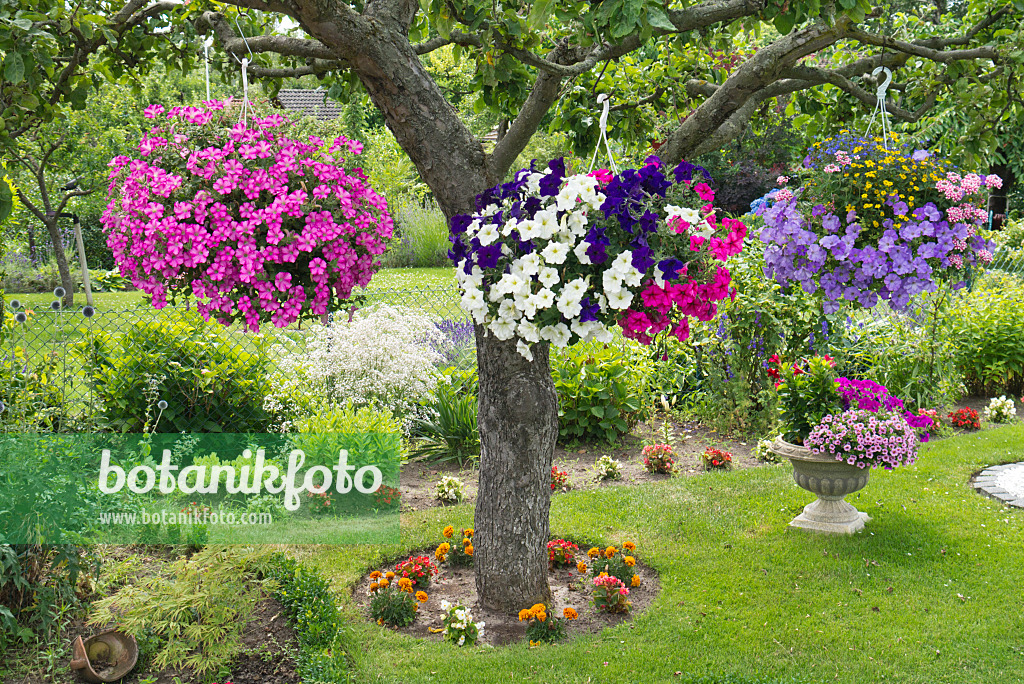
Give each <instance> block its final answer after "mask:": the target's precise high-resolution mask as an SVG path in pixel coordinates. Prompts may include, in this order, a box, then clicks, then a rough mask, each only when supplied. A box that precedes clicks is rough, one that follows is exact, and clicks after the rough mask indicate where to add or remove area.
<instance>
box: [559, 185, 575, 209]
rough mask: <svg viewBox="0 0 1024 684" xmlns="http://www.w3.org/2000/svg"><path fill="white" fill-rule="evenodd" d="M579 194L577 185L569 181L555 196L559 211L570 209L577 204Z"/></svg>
mask: <svg viewBox="0 0 1024 684" xmlns="http://www.w3.org/2000/svg"><path fill="white" fill-rule="evenodd" d="M579 196H580V195H579V192H578V190H577V189H576V186H575V185H574V184H572V183H567V184H566V186H565V187H564V188H562V189H561V190H560V191H559V192H558V194H557V195H556V196H555V207H557V209H558V210H559V211H569V210H570V209H572V208H573V207H575V206H576V200H577V199H578V198H579Z"/></svg>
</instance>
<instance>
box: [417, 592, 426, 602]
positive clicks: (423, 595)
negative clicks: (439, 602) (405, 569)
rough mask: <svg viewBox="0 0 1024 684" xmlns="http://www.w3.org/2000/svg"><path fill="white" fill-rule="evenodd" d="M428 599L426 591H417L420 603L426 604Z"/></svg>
mask: <svg viewBox="0 0 1024 684" xmlns="http://www.w3.org/2000/svg"><path fill="white" fill-rule="evenodd" d="M427 598H428V597H427V592H425V591H417V592H416V600H417V601H419V602H420V603H424V602H425V601H426V600H427Z"/></svg>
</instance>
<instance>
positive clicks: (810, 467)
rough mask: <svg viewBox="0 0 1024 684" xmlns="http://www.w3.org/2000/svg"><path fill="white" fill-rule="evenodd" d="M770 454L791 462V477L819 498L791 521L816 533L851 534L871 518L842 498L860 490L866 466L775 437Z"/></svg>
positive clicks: (867, 472) (863, 484) (864, 478)
mask: <svg viewBox="0 0 1024 684" xmlns="http://www.w3.org/2000/svg"><path fill="white" fill-rule="evenodd" d="M771 451H772V453H775V454H778V455H779V456H782V457H784V458H788V459H789V460H790V462H791V463H792V464H793V479H794V480H795V481H796V483H797V484H798V485H799V486H800V487H801V488H803V489H806V490H807V491H809V492H811V493H812V494H816V495H817V497H818V499H817V500H816V501H813V502H811V503H809V504H807V505H806V506H804V511H803V513H801V514H800V515H798V516H797V517H795V518H793V520H792V522H790V523H789V524H790V526H791V527H799V528H801V529H805V530H813V531H815V532H827V533H831V534H853V533H854V532H857V531H859V530H862V529H864V523H866V522H867V521H869V520H871V518H870V517H868V514H867V513H861V512H860V511H858V510H857V509H856V508H854V507H853V506H852V505H851V504H849V503H847V502H846V501H844V500H843V497H845V496H846V495H847V494H852V493H853V492H856V491H859V490H861V489H863V488H864V486H865V485H867V483H868V476H869V475H870V474H871V470H870V469H869V468H858V467H857V466H852V465H850V464H848V463H844V462H843V461H837V460H835V459H834V458H832V457H829V456H824V455H818V454H814V453H813V452H812V451H811V450H810V449H808V448H807V447H803V446H797V445H795V444H790V443H789V442H786V441H785V440H783V439H782V437H777V438H776V439H775V441H774V442H772V446H771Z"/></svg>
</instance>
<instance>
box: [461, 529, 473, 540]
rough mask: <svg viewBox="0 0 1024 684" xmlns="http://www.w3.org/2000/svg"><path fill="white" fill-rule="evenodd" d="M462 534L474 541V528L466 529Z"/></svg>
mask: <svg viewBox="0 0 1024 684" xmlns="http://www.w3.org/2000/svg"><path fill="white" fill-rule="evenodd" d="M462 534H463V536H466V537H469V538H470V539H472V538H473V528H472V527H468V528H466V529H465V530H463V531H462Z"/></svg>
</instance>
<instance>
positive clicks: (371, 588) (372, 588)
mask: <svg viewBox="0 0 1024 684" xmlns="http://www.w3.org/2000/svg"><path fill="white" fill-rule="evenodd" d="M379 586H380V585H379V584H377V583H376V582H370V591H377V587H379Z"/></svg>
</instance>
